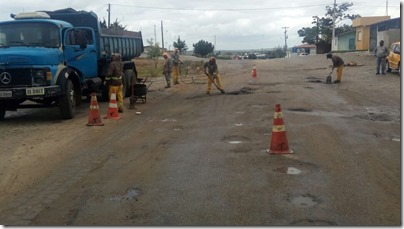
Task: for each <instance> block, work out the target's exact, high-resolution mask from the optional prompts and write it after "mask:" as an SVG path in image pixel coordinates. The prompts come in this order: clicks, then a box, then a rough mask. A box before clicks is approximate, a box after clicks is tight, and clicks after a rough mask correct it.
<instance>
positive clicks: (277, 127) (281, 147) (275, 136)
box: [268, 104, 293, 154]
mask: <svg viewBox="0 0 404 229" xmlns="http://www.w3.org/2000/svg"><path fill="white" fill-rule="evenodd" d="M268 153H269V154H289V153H293V151H292V150H290V149H289V145H288V139H287V137H286V130H285V124H284V123H283V117H282V111H281V105H280V104H276V105H275V115H274V123H273V127H272V139H271V146H270V148H269V150H268Z"/></svg>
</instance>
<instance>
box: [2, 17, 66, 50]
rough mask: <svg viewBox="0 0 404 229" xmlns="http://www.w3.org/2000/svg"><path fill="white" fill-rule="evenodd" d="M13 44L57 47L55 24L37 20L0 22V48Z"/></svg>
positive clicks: (57, 36)
mask: <svg viewBox="0 0 404 229" xmlns="http://www.w3.org/2000/svg"><path fill="white" fill-rule="evenodd" d="M13 46H39V47H47V48H58V47H59V46H60V36H59V29H58V27H57V26H56V25H53V24H49V23H39V22H27V23H9V24H0V48H1V47H13Z"/></svg>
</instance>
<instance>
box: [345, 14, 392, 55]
mask: <svg viewBox="0 0 404 229" xmlns="http://www.w3.org/2000/svg"><path fill="white" fill-rule="evenodd" d="M389 19H390V16H378V17H359V18H355V19H354V20H352V27H354V28H355V30H356V45H355V46H356V50H358V51H362V50H367V51H369V50H370V27H371V25H373V24H375V23H378V22H382V21H386V20H389Z"/></svg>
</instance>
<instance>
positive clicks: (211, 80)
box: [205, 72, 224, 93]
mask: <svg viewBox="0 0 404 229" xmlns="http://www.w3.org/2000/svg"><path fill="white" fill-rule="evenodd" d="M205 74H206V76H208V78H209V80H210V82H212V83H213V84H214V85H215V86H216V88H217V90H219V91H221V92H222V93H224V90H222V89H220V88H219V86H217V84H216V83H215V81H214V80H213V79H212V78H210V76H209V74H208V73H206V72H205Z"/></svg>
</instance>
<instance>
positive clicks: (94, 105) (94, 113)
mask: <svg viewBox="0 0 404 229" xmlns="http://www.w3.org/2000/svg"><path fill="white" fill-rule="evenodd" d="M103 125H104V124H103V123H102V122H101V115H100V107H99V106H98V102H97V96H96V95H95V93H94V92H93V94H92V95H91V103H90V114H89V115H88V123H87V126H103Z"/></svg>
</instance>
